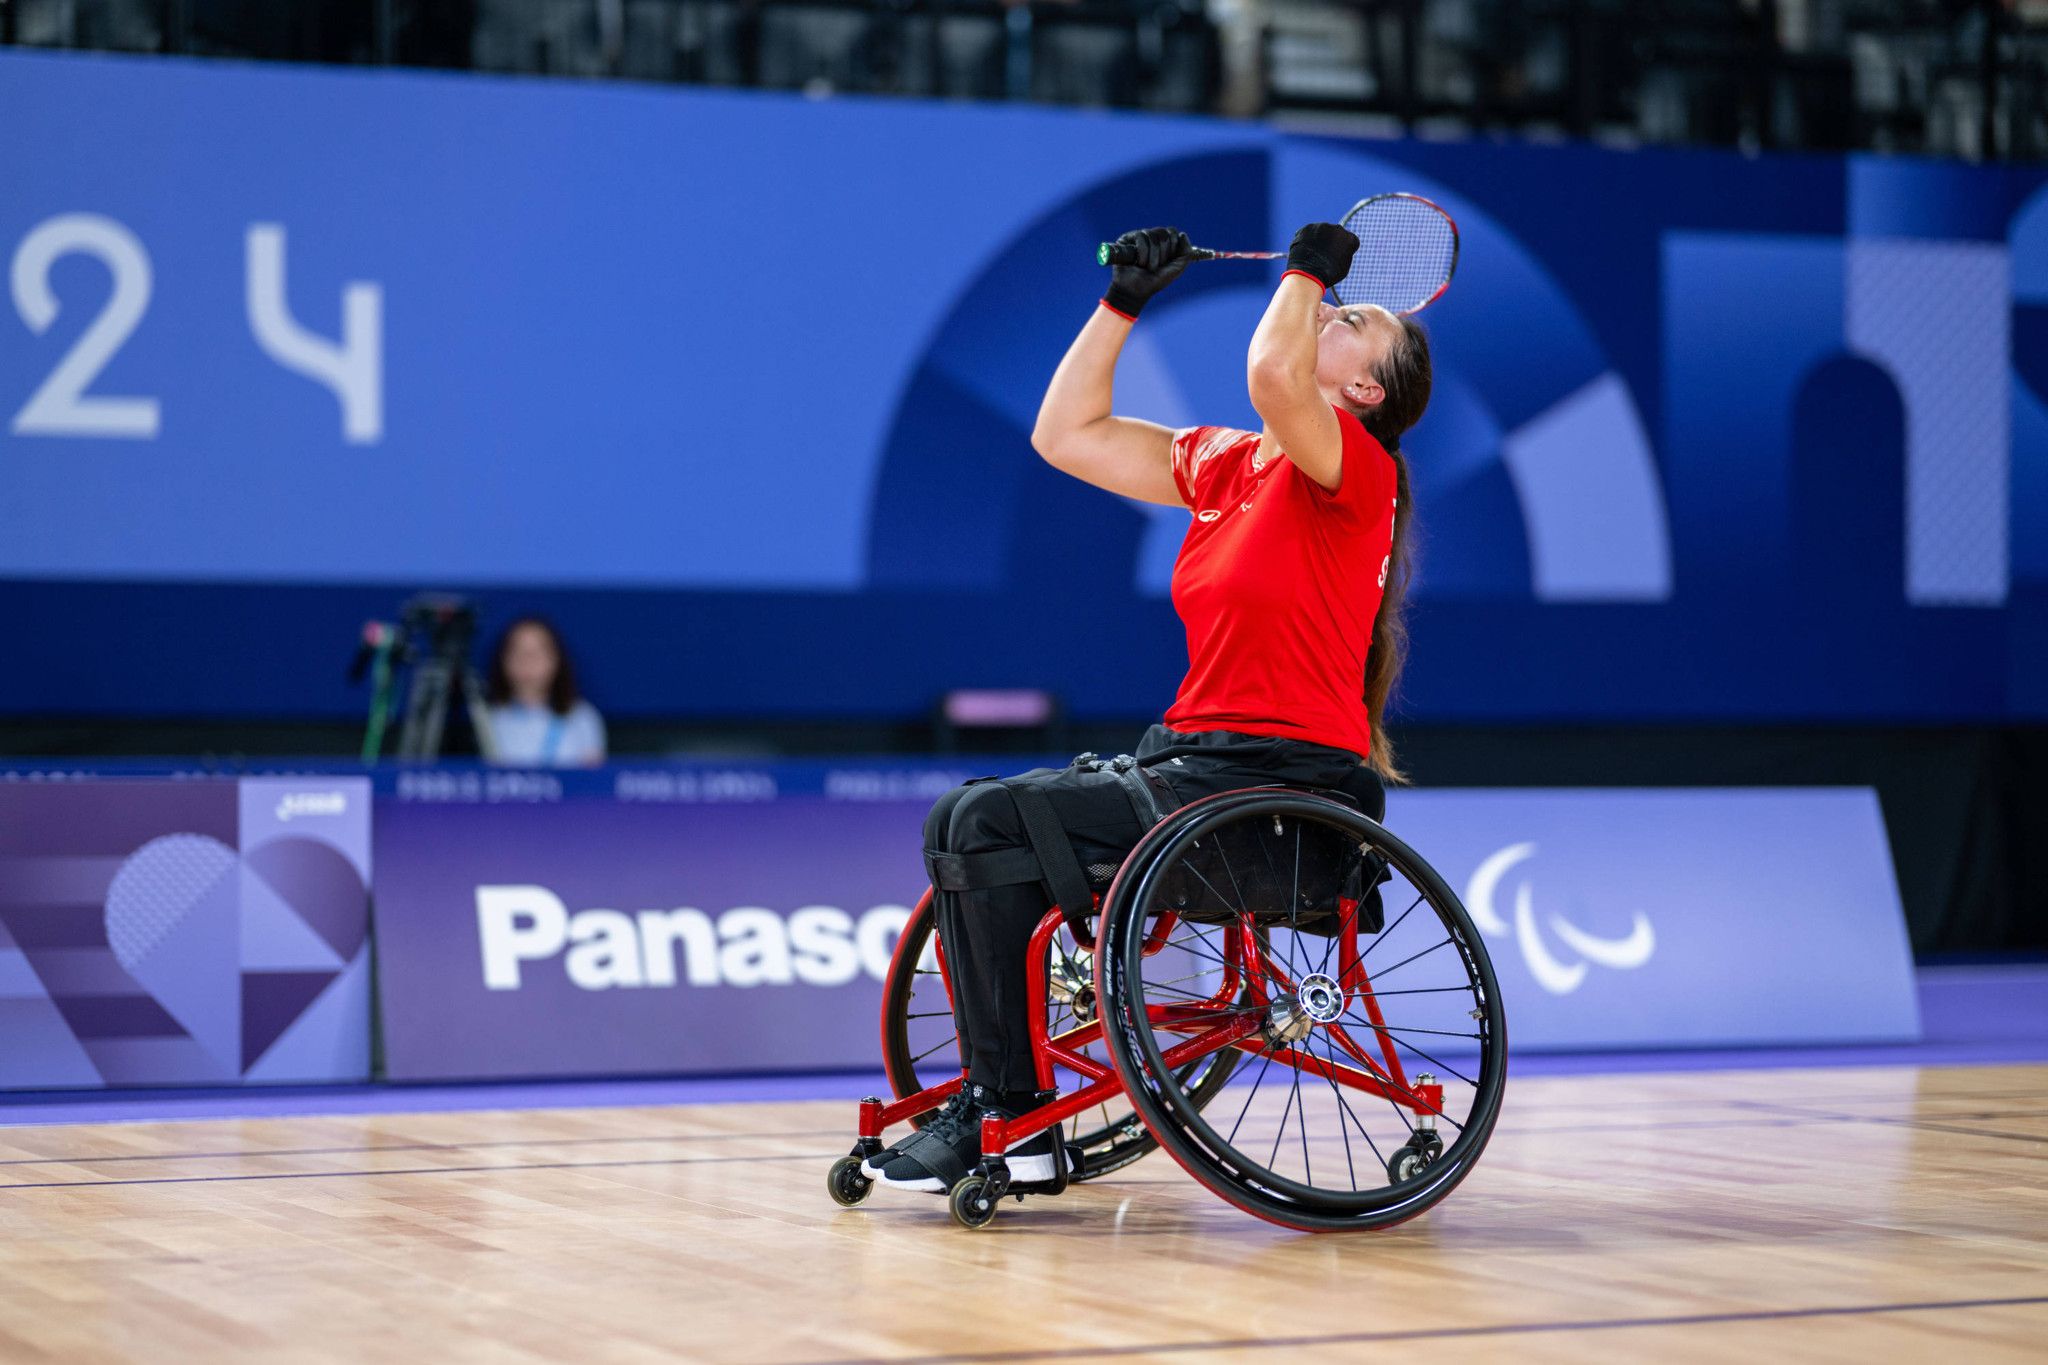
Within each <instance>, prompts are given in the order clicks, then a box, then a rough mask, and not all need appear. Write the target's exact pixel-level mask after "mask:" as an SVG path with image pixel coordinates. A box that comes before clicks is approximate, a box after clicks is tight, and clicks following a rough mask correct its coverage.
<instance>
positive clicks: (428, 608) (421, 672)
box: [349, 593, 497, 763]
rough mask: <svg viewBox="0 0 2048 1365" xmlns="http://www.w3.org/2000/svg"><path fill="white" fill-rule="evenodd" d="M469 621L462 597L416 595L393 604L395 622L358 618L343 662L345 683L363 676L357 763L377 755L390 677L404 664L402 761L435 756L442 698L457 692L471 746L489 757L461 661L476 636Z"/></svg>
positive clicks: (389, 705) (485, 719)
mask: <svg viewBox="0 0 2048 1365" xmlns="http://www.w3.org/2000/svg"><path fill="white" fill-rule="evenodd" d="M476 619H477V613H476V607H475V605H474V604H473V603H471V602H470V601H469V600H468V599H467V598H462V597H456V596H452V595H450V594H447V593H420V594H418V595H416V596H414V597H412V598H410V599H409V600H407V602H406V603H405V605H404V606H403V607H401V608H400V609H399V614H398V623H397V624H396V625H393V624H391V623H390V622H387V621H370V622H366V623H365V624H364V626H363V637H362V642H361V643H360V644H359V645H358V646H357V648H356V657H355V661H354V662H353V663H352V664H350V665H349V680H350V681H351V682H360V681H361V680H362V678H363V675H364V674H365V673H368V674H369V675H370V678H371V683H370V718H369V724H368V725H367V726H366V727H365V729H364V731H363V762H365V763H374V762H376V761H377V759H378V758H379V757H380V756H381V755H382V752H383V748H384V732H385V730H386V729H387V728H389V726H390V723H391V719H392V716H393V714H394V712H395V710H396V701H397V684H398V675H399V673H400V672H401V671H403V670H405V669H407V668H410V669H411V670H412V678H411V685H410V687H409V688H408V690H407V692H406V699H405V715H404V719H403V721H402V722H401V724H400V726H399V731H398V749H397V753H396V757H397V758H398V759H399V760H400V761H402V762H424V761H427V760H430V759H434V758H438V757H440V755H441V745H442V741H443V738H444V736H445V735H446V732H447V723H448V702H449V699H450V698H451V697H452V696H454V695H455V694H456V693H458V692H459V693H460V694H461V696H462V700H463V704H464V706H465V707H466V708H467V709H468V713H469V724H470V728H471V729H472V730H473V731H474V732H475V733H476V743H477V751H478V752H479V753H480V754H481V755H482V756H483V757H484V758H486V759H490V758H494V757H496V754H497V745H496V744H495V743H493V742H492V738H491V720H490V712H489V709H488V708H487V707H486V706H485V705H484V693H483V684H482V683H481V682H480V681H479V680H478V678H477V675H476V669H475V668H474V667H473V666H472V665H471V664H470V661H469V650H470V645H471V643H472V642H473V641H474V640H475V639H476Z"/></svg>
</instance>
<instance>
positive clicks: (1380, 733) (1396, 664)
mask: <svg viewBox="0 0 2048 1365" xmlns="http://www.w3.org/2000/svg"><path fill="white" fill-rule="evenodd" d="M1390 316H1391V315H1390ZM1394 321H1395V322H1396V323H1398V324H1399V327H1400V333H1399V335H1398V336H1396V337H1395V338H1394V343H1393V345H1392V346H1391V347H1389V348H1388V351H1387V355H1386V358H1385V359H1384V360H1382V361H1381V362H1380V366H1379V370H1378V372H1377V373H1375V374H1374V375H1373V378H1374V379H1376V380H1378V381H1379V384H1380V387H1381V388H1383V389H1385V390H1386V395H1387V396H1386V397H1385V399H1383V400H1382V401H1380V402H1379V403H1376V404H1374V405H1373V406H1372V407H1370V408H1366V409H1364V410H1363V411H1361V412H1359V414H1358V419H1359V421H1360V422H1362V423H1363V424H1364V425H1365V429H1366V430H1367V431H1369V432H1371V433H1372V434H1373V436H1374V437H1375V438H1377V439H1378V441H1379V443H1380V444H1381V445H1383V446H1385V447H1386V450H1387V454H1389V455H1391V456H1392V457H1393V459H1394V543H1393V547H1392V549H1391V551H1390V552H1389V554H1388V556H1387V573H1386V581H1385V582H1384V583H1382V584H1381V585H1380V612H1379V615H1378V616H1376V617H1374V618H1373V623H1372V647H1371V650H1370V652H1369V653H1367V655H1366V659H1365V709H1366V714H1367V715H1368V716H1369V717H1370V718H1371V721H1372V753H1371V754H1369V755H1368V756H1367V759H1366V762H1367V763H1368V764H1370V765H1371V767H1372V770H1373V771H1374V772H1376V773H1378V774H1379V775H1380V777H1381V779H1382V780H1383V781H1387V782H1406V781H1407V780H1408V777H1407V774H1405V773H1403V772H1402V771H1401V769H1400V766H1399V765H1398V764H1397V763H1396V762H1395V761H1394V744H1393V741H1392V740H1390V739H1388V738H1387V720H1386V711H1387V700H1388V698H1389V697H1391V696H1392V695H1393V692H1394V684H1395V683H1396V682H1398V681H1399V680H1400V677H1401V665H1402V664H1404V663H1406V662H1407V660H1408V623H1407V621H1406V619H1405V618H1404V616H1403V610H1404V608H1405V607H1406V605H1407V596H1408V584H1409V582H1410V580H1411V579H1412V578H1413V577H1414V573H1415V549H1414V543H1413V542H1414V536H1413V535H1412V530H1413V527H1414V522H1415V504H1414V501H1413V499H1412V498H1411V497H1410V496H1409V489H1408V458H1407V456H1405V455H1403V454H1402V453H1401V436H1402V434H1403V433H1404V432H1406V431H1407V430H1408V428H1410V427H1412V426H1414V425H1415V423H1416V422H1417V421H1418V420H1420V418H1421V417H1422V413H1423V410H1424V409H1425V408H1427V407H1428V406H1429V391H1430V388H1431V385H1432V383H1433V372H1432V370H1431V367H1430V359H1429V335H1428V333H1426V332H1424V331H1423V330H1422V324H1421V323H1419V322H1417V321H1415V319H1413V318H1395V319H1394Z"/></svg>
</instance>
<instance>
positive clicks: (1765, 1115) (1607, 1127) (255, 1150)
mask: <svg viewBox="0 0 2048 1365" xmlns="http://www.w3.org/2000/svg"><path fill="white" fill-rule="evenodd" d="M1730 1103H1737V1104H1742V1105H1743V1106H1744V1107H1745V1108H1751V1109H1753V1110H1759V1111H1764V1112H1757V1113H1753V1114H1752V1115H1750V1116H1748V1117H1742V1118H1718V1119H1682V1120H1672V1121H1670V1122H1664V1123H1619V1124H1616V1123H1607V1124H1602V1125H1601V1126H1600V1131H1602V1132H1604V1133H1616V1132H1621V1133H1661V1132H1684V1131H1689V1130H1694V1129H1712V1128H1793V1127H1800V1126H1804V1125H1825V1124H1885V1125H1888V1126H1893V1127H1910V1128H1922V1129H1927V1130H1930V1131H1935V1132H1943V1133H1954V1134H1958V1135H1960V1136H1966V1137H1986V1138H2002V1139H2008V1140H2011V1141H2015V1142H2048V1136H2044V1135H2039V1134H2032V1133H2002V1132H1998V1131H1996V1130H1993V1129H1978V1128H1966V1127H1960V1126H1957V1125H1956V1124H1954V1123H1951V1122H1950V1121H1949V1117H1950V1116H1947V1115H1938V1116H1930V1117H1927V1118H1911V1117H1906V1116H1901V1115H1892V1114H1831V1113H1826V1112H1822V1111H1817V1110H1811V1109H1808V1110H1803V1111H1802V1110H1799V1109H1795V1108H1793V1107H1791V1106H1787V1105H1764V1104H1757V1103H1754V1102H1745V1101H1732V1102H1730ZM1955 1117H1957V1118H1976V1117H1984V1118H1993V1117H2011V1118H2048V1111H2039V1110H2010V1111H2002V1112H1994V1113H1989V1114H1982V1115H1977V1114H1969V1115H1957V1116H1955ZM1500 1131H1501V1134H1502V1135H1503V1136H1506V1135H1514V1136H1519V1137H1541V1136H1548V1135H1553V1134H1558V1133H1577V1132H1582V1131H1584V1130H1583V1128H1582V1127H1580V1126H1570V1127H1525V1126H1522V1125H1519V1124H1515V1123H1512V1122H1506V1123H1504V1124H1503V1125H1502V1128H1501V1130H1500ZM833 1136H836V1134H833V1133H828V1132H825V1131H823V1130H819V1129H808V1130H796V1131H783V1132H774V1133H666V1134H653V1135H640V1136H635V1135H620V1134H614V1135H605V1136H600V1137H565V1138H547V1137H538V1138H493V1139H487V1140H482V1141H477V1142H404V1143H382V1144H378V1145H375V1146H341V1147H247V1148H239V1149H233V1150H222V1151H211V1152H142V1153H130V1154H123V1155H103V1156H40V1157H0V1168H6V1167H15V1166H90V1165H109V1164H114V1163H119V1162H135V1161H216V1160H232V1159H235V1158H256V1157H281V1156H334V1155H342V1154H349V1153H370V1152H462V1151H482V1150H487V1149H497V1148H506V1147H575V1146H597V1145H605V1144H611V1145H617V1144H620V1143H635V1142H729V1141H734V1140H739V1139H746V1140H753V1141H763V1140H766V1141H788V1140H792V1139H797V1140H810V1139H817V1138H829V1137H833ZM778 1159H779V1158H778ZM446 1169H453V1168H446ZM487 1169H491V1170H508V1171H509V1170H521V1169H529V1168H528V1167H522V1166H496V1167H489V1168H487ZM194 1178H196V1177H194ZM56 1183H77V1184H87V1183H91V1182H83V1181H81V1182H56ZM107 1183H112V1182H107ZM16 1188H26V1187H24V1186H14V1185H0V1189H16Z"/></svg>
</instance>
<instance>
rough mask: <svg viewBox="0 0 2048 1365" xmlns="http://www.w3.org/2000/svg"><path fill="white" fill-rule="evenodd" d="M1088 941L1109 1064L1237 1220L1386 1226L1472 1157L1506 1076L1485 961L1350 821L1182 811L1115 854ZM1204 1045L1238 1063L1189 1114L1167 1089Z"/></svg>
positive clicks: (1319, 1227)
mask: <svg viewBox="0 0 2048 1365" xmlns="http://www.w3.org/2000/svg"><path fill="white" fill-rule="evenodd" d="M1376 884H1377V885H1376ZM1353 927H1355V928H1356V930H1357V933H1356V939H1355V944H1356V950H1355V955H1353V956H1351V958H1350V960H1348V961H1347V960H1346V958H1347V954H1346V951H1345V943H1346V933H1345V931H1346V930H1347V929H1349V928H1353ZM1101 940H1102V945H1103V946H1102V952H1101V953H1100V955H1099V957H1098V961H1097V986H1098V990H1099V992H1100V993H1101V995H1102V998H1103V999H1104V1000H1105V1002H1107V1010H1106V1013H1107V1024H1108V1028H1107V1033H1108V1043H1109V1052H1110V1055H1111V1057H1112V1059H1113V1061H1114V1062H1115V1065H1116V1068H1117V1071H1118V1073H1119V1074H1120V1075H1121V1076H1122V1077H1123V1080H1124V1084H1125V1087H1126V1088H1127V1090H1128V1092H1129V1094H1130V1096H1131V1099H1132V1101H1133V1104H1134V1106H1135V1107H1136V1109H1137V1112H1138V1113H1139V1114H1140V1115H1141V1116H1142V1117H1143V1118H1144V1121H1145V1123H1146V1126H1147V1127H1148V1128H1149V1129H1150V1130H1151V1131H1152V1133H1153V1135H1154V1136H1155V1137H1157V1138H1158V1139H1159V1140H1160V1142H1161V1143H1162V1145H1164V1146H1165V1147H1166V1148H1167V1150H1168V1151H1169V1152H1171V1153H1172V1155H1173V1156H1174V1158H1175V1159H1176V1160H1177V1161H1179V1162H1180V1163H1181V1165H1182V1166H1184V1167H1186V1168H1187V1170H1188V1172H1189V1173H1190V1174H1192V1175H1193V1176H1194V1177H1195V1178H1196V1179H1197V1180H1199V1181H1201V1182H1202V1183H1203V1184H1204V1185H1207V1186H1208V1187H1209V1188H1210V1189H1211V1190H1214V1191H1215V1192H1216V1193H1217V1194H1219V1195H1221V1196H1223V1198H1225V1199H1227V1200H1229V1201H1230V1202H1231V1203H1233V1204H1236V1205H1238V1206H1239V1207H1240V1208H1243V1209H1245V1210H1247V1211H1249V1212H1251V1213H1255V1214H1258V1215H1259V1216H1260V1217H1263V1218H1267V1219H1270V1220H1272V1221H1273V1222H1276V1223H1280V1224H1283V1225H1285V1226H1288V1227H1293V1228H1300V1229H1304V1230H1308V1231H1334V1230H1341V1229H1362V1228H1380V1227H1387V1226H1391V1225H1392V1224H1395V1223H1398V1222H1402V1221H1403V1220H1405V1219H1408V1218H1412V1217H1414V1216H1415V1215H1416V1214H1418V1213H1421V1212H1423V1211H1424V1210H1425V1209H1428V1208H1429V1207H1430V1206H1432V1205H1433V1204H1435V1203H1436V1202H1437V1201H1438V1200H1440V1199H1442V1198H1443V1197H1444V1196H1445V1195H1446V1194H1448V1193H1450V1191H1451V1189H1452V1188H1453V1187H1455V1186H1456V1185H1457V1183H1458V1182H1459V1181H1460V1180H1462V1179H1464V1177H1465V1176H1466V1175H1467V1174H1468V1173H1469V1172H1470V1171H1471V1169H1472V1166H1473V1163H1474V1162H1476V1161H1477V1160H1478V1158H1479V1154H1480V1152H1481V1151H1482V1150H1483V1149H1484V1147H1485V1146H1486V1141H1487V1139H1488V1137H1489V1136H1491V1134H1492V1132H1493V1127H1494V1123H1495V1120H1496V1119H1497V1118H1498V1116H1499V1112H1500V1101H1501V1094H1502V1090H1503V1087H1504V1085H1505V1082H1506V1052H1507V1025H1506V1020H1505V1018H1504V1016H1503V1014H1502V1010H1501V1003H1500V991H1499V987H1498V985H1497V983H1496V982H1495V980H1494V974H1493V966H1492V964H1491V962H1490V961H1489V960H1488V959H1487V955H1486V950H1485V947H1484V945H1483V943H1482V942H1481V940H1480V936H1479V933H1478V930H1477V929H1476V927H1475V926H1474V925H1473V923H1472V921H1471V918H1470V917H1469V916H1468V915H1467V914H1466V912H1465V908H1464V907H1463V906H1462V905H1461V904H1459V902H1458V898H1457V896H1456V895H1455V894H1454V893H1453V892H1452V891H1451V889H1450V887H1449V886H1447V885H1446V884H1445V883H1444V880H1443V878H1442V877H1440V876H1438V875H1437V873H1436V872H1435V871H1434V870H1433V869H1432V868H1430V866H1429V865H1428V864H1427V863H1425V862H1424V861H1423V860H1422V859H1421V857H1419V856H1418V855H1417V854H1416V853H1415V851H1414V850H1413V849H1411V848H1409V847H1408V846H1407V845H1406V844H1405V843H1403V842H1401V841H1400V840H1399V839H1397V838H1395V837H1394V836H1393V835H1392V834H1389V833H1388V832H1387V831H1386V830H1385V829H1384V828H1383V827H1381V826H1380V825H1379V824H1378V823H1377V822H1375V821H1373V820H1371V819H1369V818H1367V817H1366V816H1365V815H1363V814H1361V813H1360V812H1359V811H1357V810H1356V809H1354V808H1352V807H1351V806H1349V805H1346V804H1344V803H1343V802H1340V801H1338V800H1335V799H1333V798H1329V797H1325V796H1321V795H1316V794H1312V793H1307V792H1296V791H1287V790H1281V789H1274V788H1260V789H1255V790H1251V791H1243V792H1231V793H1227V794H1225V795H1222V796H1216V797H1211V798H1208V799H1206V800H1203V801H1198V802H1196V803H1194V804H1193V805H1191V806H1187V807H1185V808H1183V809H1182V810H1180V811H1178V812H1176V813H1175V814H1174V815H1172V816H1169V817H1168V818H1167V819H1166V820H1164V821H1162V822H1161V823H1160V825H1159V826H1158V827H1157V828H1155V829H1154V830H1153V831H1152V832H1151V833H1150V834H1148V835H1147V836H1146V838H1145V840H1144V841H1143V842H1142V843H1140V844H1139V845H1138V847H1137V848H1136V849H1135V850H1133V852H1132V854H1131V856H1130V857H1129V858H1128V859H1126V860H1125V863H1124V869H1123V871H1122V872H1121V873H1120V874H1119V876H1118V878H1117V881H1116V884H1115V885H1114V886H1112V887H1111V889H1110V892H1109V895H1108V896H1107V898H1106V899H1105V901H1104V906H1103V927H1102V934H1101ZM1218 1047H1222V1048H1226V1049H1228V1050H1233V1051H1235V1052H1237V1053H1238V1054H1239V1055H1240V1056H1241V1057H1242V1058H1243V1059H1244V1060H1243V1061H1242V1064H1241V1065H1240V1066H1239V1068H1238V1070H1237V1072H1236V1076H1235V1080H1234V1082H1233V1083H1232V1084H1231V1085H1230V1086H1229V1087H1228V1088H1226V1089H1224V1090H1223V1091H1222V1092H1221V1093H1220V1094H1212V1095H1209V1096H1206V1097H1200V1098H1199V1099H1198V1097H1197V1096H1196V1095H1194V1094H1192V1093H1191V1092H1190V1091H1189V1089H1188V1088H1187V1087H1186V1086H1185V1085H1183V1084H1182V1083H1181V1081H1180V1079H1179V1077H1180V1074H1181V1072H1182V1071H1184V1070H1185V1069H1186V1067H1187V1065H1188V1063H1189V1061H1190V1060H1191V1059H1193V1058H1199V1057H1201V1056H1203V1055H1206V1054H1207V1053H1208V1052H1209V1051H1211V1050H1213V1049H1215V1048H1218ZM1169 1054H1170V1056H1171V1060H1170V1062H1169ZM1437 1087H1441V1091H1440V1096H1441V1097H1440V1098H1436V1097H1437V1096H1438V1095H1439V1091H1438V1089H1437Z"/></svg>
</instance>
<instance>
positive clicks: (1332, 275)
mask: <svg viewBox="0 0 2048 1365" xmlns="http://www.w3.org/2000/svg"><path fill="white" fill-rule="evenodd" d="M1357 250H1358V239H1357V238H1356V237H1354V236H1352V235H1351V233H1350V232H1349V231H1348V230H1346V229H1344V228H1341V227H1339V226H1337V224H1335V223H1310V224H1309V225H1308V226H1307V227H1305V228H1303V229H1302V230H1301V231H1299V232H1297V233H1295V234H1294V241H1293V242H1292V243H1291V244H1290V245H1289V246H1288V248H1287V268H1288V269H1289V270H1299V271H1302V272H1304V273H1306V274H1309V275H1313V276H1315V277H1316V279H1317V280H1319V281H1321V282H1322V286H1323V288H1325V289H1328V288H1330V287H1331V286H1333V285H1335V284H1336V283H1337V281H1339V280H1341V279H1343V278H1344V277H1345V276H1346V275H1349V274H1350V273H1351V256H1352V253H1353V252H1355V251H1357Z"/></svg>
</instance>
